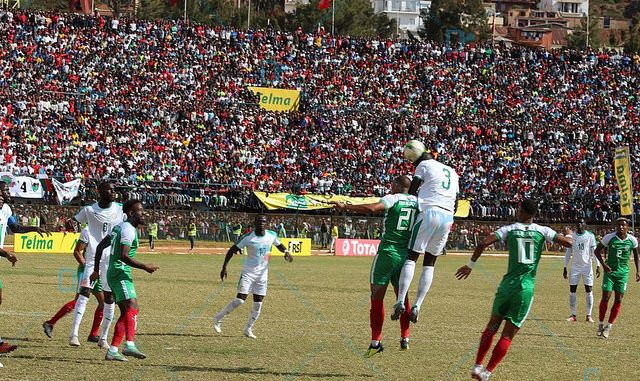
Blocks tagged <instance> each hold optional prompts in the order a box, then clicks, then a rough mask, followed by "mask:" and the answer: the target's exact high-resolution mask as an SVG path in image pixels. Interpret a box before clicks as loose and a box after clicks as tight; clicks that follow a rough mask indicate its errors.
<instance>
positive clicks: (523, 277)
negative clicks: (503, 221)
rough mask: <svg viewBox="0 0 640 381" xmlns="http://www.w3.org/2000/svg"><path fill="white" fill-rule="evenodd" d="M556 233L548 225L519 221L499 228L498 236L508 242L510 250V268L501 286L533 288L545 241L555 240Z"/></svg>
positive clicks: (520, 288) (518, 288) (519, 288)
mask: <svg viewBox="0 0 640 381" xmlns="http://www.w3.org/2000/svg"><path fill="white" fill-rule="evenodd" d="M556 234H557V233H556V232H555V231H554V230H553V229H551V228H549V227H546V226H541V225H538V224H522V223H519V222H516V223H515V224H511V225H507V226H503V227H501V228H500V229H498V231H496V232H495V235H496V237H497V238H498V239H499V240H500V241H502V242H506V243H507V249H508V250H509V268H508V269H507V273H506V274H505V276H504V278H502V282H501V283H500V288H513V289H514V290H522V289H533V287H534V285H535V281H536V272H537V271H538V263H539V262H540V256H541V255H542V250H543V249H544V242H545V240H546V241H548V242H553V240H554V239H555V237H556Z"/></svg>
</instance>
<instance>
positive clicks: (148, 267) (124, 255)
mask: <svg viewBox="0 0 640 381" xmlns="http://www.w3.org/2000/svg"><path fill="white" fill-rule="evenodd" d="M120 247H121V248H122V249H121V251H120V258H121V260H122V262H123V263H124V264H127V265H129V266H131V267H135V268H137V269H140V270H144V271H146V272H148V273H149V274H152V273H154V272H155V271H156V270H158V269H159V268H160V267H158V266H156V265H154V264H153V263H149V264H146V263H142V262H139V261H136V260H135V259H133V258H131V257H130V256H129V252H130V251H131V246H129V245H125V244H124V243H121V244H120ZM96 255H97V254H96Z"/></svg>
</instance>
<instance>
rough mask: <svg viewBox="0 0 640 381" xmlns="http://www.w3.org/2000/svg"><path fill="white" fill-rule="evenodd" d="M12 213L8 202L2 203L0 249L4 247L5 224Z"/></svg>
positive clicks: (0, 211) (6, 224)
mask: <svg viewBox="0 0 640 381" xmlns="http://www.w3.org/2000/svg"><path fill="white" fill-rule="evenodd" d="M12 214H13V212H12V211H11V207H10V206H9V204H6V203H5V204H4V205H2V209H1V210H0V249H2V248H4V237H5V236H6V235H7V226H8V225H9V219H10V218H11V215H12Z"/></svg>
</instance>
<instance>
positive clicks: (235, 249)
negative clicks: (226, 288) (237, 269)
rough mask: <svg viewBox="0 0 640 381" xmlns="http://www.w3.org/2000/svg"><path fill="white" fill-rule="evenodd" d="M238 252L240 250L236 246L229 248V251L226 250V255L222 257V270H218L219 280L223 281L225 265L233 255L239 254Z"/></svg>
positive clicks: (225, 275) (225, 272)
mask: <svg viewBox="0 0 640 381" xmlns="http://www.w3.org/2000/svg"><path fill="white" fill-rule="evenodd" d="M240 251H241V250H240V248H239V247H238V246H236V245H233V246H231V247H230V248H229V250H227V255H225V256H224V263H223V264H222V270H220V280H223V281H224V279H225V278H226V277H227V265H228V264H229V261H230V260H231V258H233V255H234V254H236V253H239V252H240Z"/></svg>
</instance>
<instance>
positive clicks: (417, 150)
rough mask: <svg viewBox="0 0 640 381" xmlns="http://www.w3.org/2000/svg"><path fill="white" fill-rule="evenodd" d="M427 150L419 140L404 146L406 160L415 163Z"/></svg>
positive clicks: (411, 141)
mask: <svg viewBox="0 0 640 381" xmlns="http://www.w3.org/2000/svg"><path fill="white" fill-rule="evenodd" d="M426 150H427V148H426V147H425V146H424V144H422V142H421V141H419V140H409V141H408V142H407V144H405V146H404V151H403V153H404V158H405V159H407V160H409V161H410V162H412V163H413V162H415V161H416V160H418V159H419V158H420V156H422V154H423V153H424V152H425V151H426Z"/></svg>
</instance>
